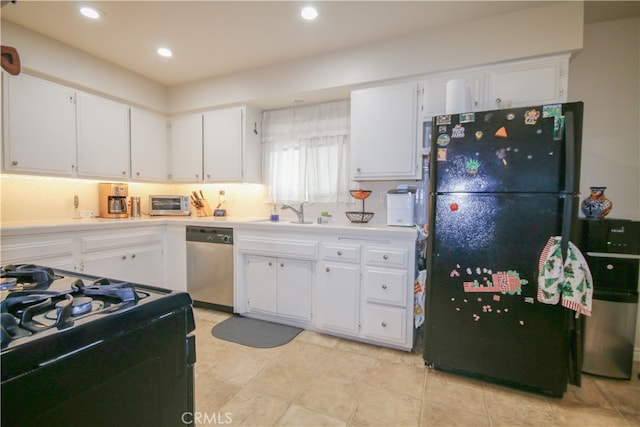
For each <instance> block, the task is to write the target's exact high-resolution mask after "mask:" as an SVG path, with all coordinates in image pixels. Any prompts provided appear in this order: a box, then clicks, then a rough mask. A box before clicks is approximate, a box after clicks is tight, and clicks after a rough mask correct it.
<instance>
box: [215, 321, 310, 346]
mask: <svg viewBox="0 0 640 427" xmlns="http://www.w3.org/2000/svg"><path fill="white" fill-rule="evenodd" d="M300 332H302V329H300V328H295V327H293V326H288V325H281V324H279V323H273V322H266V321H264V320H257V319H249V318H247V317H242V316H232V317H230V318H228V319H226V320H224V321H222V322H220V323H218V324H217V325H215V326H214V327H213V329H211V334H212V335H213V336H214V337H216V338H219V339H221V340H225V341H231V342H235V343H238V344H242V345H246V346H249V347H257V348H271V347H278V346H281V345H284V344H286V343H288V342H289V341H291V340H292V339H293V338H295V336H296V335H298V334H299V333H300Z"/></svg>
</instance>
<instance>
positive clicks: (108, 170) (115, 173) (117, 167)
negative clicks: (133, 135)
mask: <svg viewBox="0 0 640 427" xmlns="http://www.w3.org/2000/svg"><path fill="white" fill-rule="evenodd" d="M76 96H77V131H78V175H79V176H82V177H87V178H107V179H116V180H117V179H121V180H128V179H129V167H130V165H129V106H127V105H125V104H121V103H119V102H114V101H111V100H109V99H106V98H101V97H97V96H93V95H89V94H86V93H82V92H78V93H77V95H76Z"/></svg>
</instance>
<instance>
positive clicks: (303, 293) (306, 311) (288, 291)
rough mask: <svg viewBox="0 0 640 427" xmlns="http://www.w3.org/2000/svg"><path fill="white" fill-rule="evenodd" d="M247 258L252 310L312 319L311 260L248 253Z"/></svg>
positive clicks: (247, 278)
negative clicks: (250, 254) (249, 254)
mask: <svg viewBox="0 0 640 427" xmlns="http://www.w3.org/2000/svg"><path fill="white" fill-rule="evenodd" d="M246 260H247V261H246V285H247V296H248V304H249V310H250V311H255V312H262V313H267V314H274V315H277V316H282V317H288V318H292V319H298V320H303V321H308V320H311V280H312V279H311V276H312V274H311V263H310V262H309V261H304V260H296V259H287V258H274V257H263V256H248V257H247V259H246Z"/></svg>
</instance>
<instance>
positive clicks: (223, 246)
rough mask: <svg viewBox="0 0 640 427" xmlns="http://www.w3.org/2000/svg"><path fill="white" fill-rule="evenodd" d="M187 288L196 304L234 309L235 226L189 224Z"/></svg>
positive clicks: (219, 308) (227, 309)
mask: <svg viewBox="0 0 640 427" xmlns="http://www.w3.org/2000/svg"><path fill="white" fill-rule="evenodd" d="M187 291H188V292H189V293H190V294H191V298H192V299H193V301H194V305H195V306H200V307H208V308H213V309H216V310H221V311H227V312H230V313H233V229H232V228H218V227H197V226H187Z"/></svg>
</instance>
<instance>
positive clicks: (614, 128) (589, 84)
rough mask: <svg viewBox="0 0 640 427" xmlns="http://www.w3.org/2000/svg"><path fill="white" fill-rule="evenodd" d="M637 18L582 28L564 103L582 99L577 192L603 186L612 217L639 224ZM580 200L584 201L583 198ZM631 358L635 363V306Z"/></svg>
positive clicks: (639, 341) (638, 352)
mask: <svg viewBox="0 0 640 427" xmlns="http://www.w3.org/2000/svg"><path fill="white" fill-rule="evenodd" d="M639 54H640V18H630V19H621V20H616V21H607V22H601V23H598V24H592V25H586V26H585V28H584V49H583V50H582V51H581V52H579V53H578V54H577V55H576V56H575V58H573V60H572V61H571V62H570V65H569V100H571V101H580V100H582V101H584V126H583V141H582V142H583V147H582V168H581V173H580V189H581V192H582V195H583V196H584V197H586V196H588V195H589V187H590V186H606V187H607V191H606V192H605V194H606V195H607V197H609V198H610V199H611V200H612V202H613V210H612V211H611V213H610V214H609V217H611V218H624V219H633V220H636V221H639V220H640V77H639V76H640V56H639ZM584 197H583V198H584ZM635 343H636V344H635V355H634V359H635V360H640V307H639V308H638V321H637V326H636V340H635Z"/></svg>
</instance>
